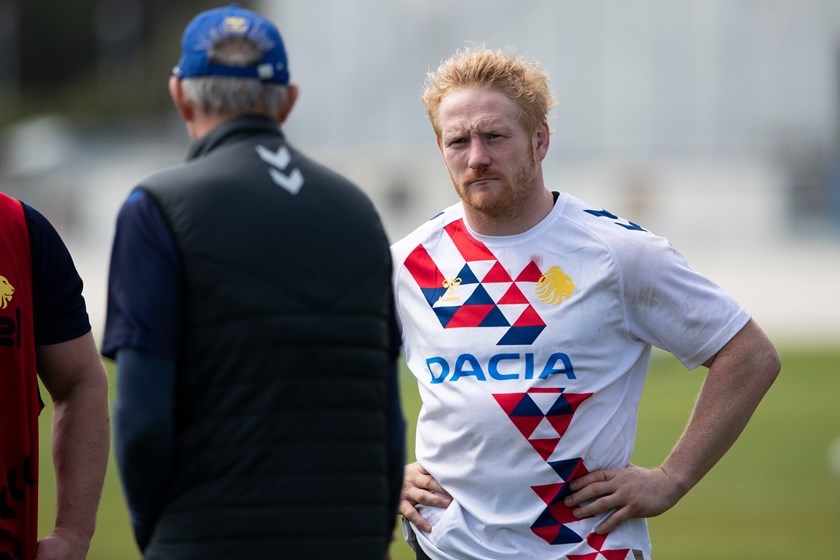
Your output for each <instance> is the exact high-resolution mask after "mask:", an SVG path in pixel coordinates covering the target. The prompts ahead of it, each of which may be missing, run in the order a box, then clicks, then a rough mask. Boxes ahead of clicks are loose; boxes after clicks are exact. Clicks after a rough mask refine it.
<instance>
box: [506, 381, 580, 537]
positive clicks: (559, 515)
mask: <svg viewBox="0 0 840 560" xmlns="http://www.w3.org/2000/svg"><path fill="white" fill-rule="evenodd" d="M591 396H592V393H567V392H566V391H565V389H564V388H555V387H543V388H538V387H533V388H531V389H528V390H527V391H525V392H519V393H495V394H494V395H493V398H495V399H496V402H497V403H499V406H501V407H502V410H504V411H505V414H507V416H508V418H510V420H511V422H513V425H514V426H516V428H517V429H518V430H519V432H520V433H521V434H522V435H523V436H524V437H525V439H527V440H528V443H530V444H531V446H532V447H533V448H534V450H535V451H536V452H537V453H539V455H540V457H542V459H543V461H546V462H547V463H548V465H549V466H550V467H551V468H552V469H554V472H556V473H557V476H558V477H559V478H560V481H559V482H556V483H552V484H544V485H539V486H532V487H531V489H532V490H533V491H534V492H535V493H536V494H537V495H538V496H539V497H540V499H541V500H542V501H543V502H544V503H545V505H546V508H545V509H544V510H543V512H542V513H541V514H540V516H539V517H538V518H537V520H536V521H534V523H533V524H532V525H531V531H533V532H534V534H535V535H537V536H539V537H540V538H541V539H543V540H544V541H545V542H547V543H548V544H552V545H555V544H571V543H579V542H582V541H583V537H582V536H581V535H579V534H578V533H576V532H575V531H573V530H572V529H570V528H569V527H567V526H566V525H567V524H569V523H573V522H575V521H580V519H578V518H576V517H574V516H573V515H572V508H568V507H566V506H565V505H564V504H563V499H564V498H565V497H566V496H568V495H569V494H570V493H571V491H570V490H569V486H568V484H569V482H571V481H572V480H574V479H576V478H578V477H581V476H584V475H586V474H587V473H588V472H589V471H588V470H587V468H586V465H584V463H583V459H581V458H580V457H576V458H573V459H562V460H556V461H550V460H549V458H550V457H551V455H552V454H553V453H554V450H555V449H556V447H557V444H558V443H559V442H560V439H561V438H562V437H563V436H564V435H565V434H566V431H567V430H568V428H569V425H570V424H571V423H572V418H573V417H574V414H575V412H576V411H577V409H578V407H579V406H580V404H581V403H582V402H584V401H585V400H586V399H588V398H589V397H591Z"/></svg>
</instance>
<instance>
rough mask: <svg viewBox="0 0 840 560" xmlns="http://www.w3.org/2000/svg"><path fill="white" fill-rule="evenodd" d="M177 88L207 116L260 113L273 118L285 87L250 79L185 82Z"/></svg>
mask: <svg viewBox="0 0 840 560" xmlns="http://www.w3.org/2000/svg"><path fill="white" fill-rule="evenodd" d="M181 87H182V89H183V92H184V97H186V98H187V99H189V100H190V101H191V102H192V103H194V104H195V105H196V106H197V107H198V108H199V109H201V111H202V112H204V113H206V114H208V115H242V114H246V113H261V114H267V115H270V116H271V117H276V116H277V115H278V113H279V111H280V107H281V106H282V105H283V102H284V101H285V100H286V86H284V85H281V84H270V83H263V82H261V81H259V80H254V79H243V78H228V77H219V76H212V77H201V78H185V79H184V80H181Z"/></svg>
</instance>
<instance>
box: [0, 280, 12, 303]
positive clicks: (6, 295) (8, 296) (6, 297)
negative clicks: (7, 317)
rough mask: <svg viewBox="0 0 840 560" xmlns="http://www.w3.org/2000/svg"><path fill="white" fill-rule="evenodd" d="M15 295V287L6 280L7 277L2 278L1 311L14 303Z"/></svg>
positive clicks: (0, 284) (0, 290)
mask: <svg viewBox="0 0 840 560" xmlns="http://www.w3.org/2000/svg"><path fill="white" fill-rule="evenodd" d="M13 293H15V287H14V286H12V285H11V284H10V283H9V281H8V280H6V277H5V276H0V309H6V306H7V305H9V302H10V301H12V294H13Z"/></svg>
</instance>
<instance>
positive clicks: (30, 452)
mask: <svg viewBox="0 0 840 560" xmlns="http://www.w3.org/2000/svg"><path fill="white" fill-rule="evenodd" d="M37 377H40V379H41V382H42V383H43V384H44V387H45V388H46V389H47V391H48V392H49V393H50V397H51V398H52V402H53V423H52V458H53V464H54V466H55V476H56V490H57V498H56V508H57V509H56V520H55V528H54V529H53V531H52V532H51V533H50V534H49V535H47V536H46V537H45V538H43V539H42V540H41V541H40V542H38V541H37V535H38V485H37V481H38V415H39V414H40V412H41V409H42V408H43V406H44V405H43V402H42V401H41V397H40V394H39V392H38V380H37ZM109 441H110V435H109V426H108V378H107V376H106V374H105V369H104V368H103V367H102V360H101V359H100V358H99V354H98V352H97V350H96V345H95V344H94V341H93V336H92V335H91V330H90V322H89V321H88V315H87V310H86V308H85V301H84V298H83V297H82V280H81V278H79V274H78V273H77V272H76V268H75V266H74V265H73V260H72V258H71V257H70V253H69V252H68V251H67V248H66V247H65V245H64V242H63V241H62V240H61V238H60V237H59V235H58V233H57V232H56V231H55V229H54V228H53V227H52V225H51V224H50V223H49V222H48V221H47V219H46V218H44V216H42V215H41V214H40V213H39V212H38V211H36V210H35V209H33V208H32V207H31V206H28V205H26V204H23V203H22V202H20V201H18V200H15V199H13V198H10V197H9V196H6V195H5V194H3V193H0V473H2V475H3V478H2V479H0V560H32V559H36V560H82V559H84V558H85V557H86V556H87V551H88V548H89V546H90V540H91V537H92V536H93V531H94V527H95V525H96V510H97V508H98V506H99V499H100V496H101V494H102V484H103V480H104V478H105V468H106V465H107V463H108V449H109Z"/></svg>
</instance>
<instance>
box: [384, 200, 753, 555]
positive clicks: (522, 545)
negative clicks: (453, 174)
mask: <svg viewBox="0 0 840 560" xmlns="http://www.w3.org/2000/svg"><path fill="white" fill-rule="evenodd" d="M392 252H393V256H394V267H395V274H394V282H395V297H396V303H397V311H398V315H399V320H400V323H401V328H402V335H403V348H404V354H405V358H406V361H407V363H408V366H409V368H410V369H411V371H412V373H413V374H414V375H415V376H416V377H417V381H418V385H419V389H420V396H421V397H422V400H423V406H422V409H421V411H420V415H419V418H418V421H417V446H416V456H417V460H418V461H419V462H420V464H422V465H423V467H425V468H426V469H427V470H428V471H429V473H431V474H432V476H434V477H435V478H436V479H437V480H438V482H440V484H441V485H442V486H443V488H445V489H446V490H447V492H449V494H451V495H452V497H453V501H452V504H451V505H450V506H449V507H448V508H446V509H439V508H429V507H422V506H421V507H420V509H419V511H420V513H421V514H422V515H423V516H424V517H425V518H426V519H428V520H429V521H430V522H431V523H432V526H433V527H434V528H433V530H432V532H431V533H423V532H421V531H419V530H416V529H415V530H414V531H413V532H414V533H416V535H417V538H418V539H419V540H420V543H421V546H422V548H423V550H424V551H425V552H426V553H427V554H428V555H429V556H430V557H431V558H433V559H435V560H439V559H451V560H462V559H467V558H469V559H493V560H503V559H517V560H522V559H525V558H534V559H560V558H568V559H570V560H575V559H585V558H596V557H597V558H602V557H603V558H609V559H612V560H618V559H625V558H629V559H632V560H648V559H649V558H650V539H649V536H648V531H647V524H646V523H645V521H644V520H642V519H634V520H630V521H627V522H625V523H622V524H621V525H620V526H619V527H618V528H616V529H615V530H614V531H612V532H611V533H609V534H608V535H606V537H599V536H597V535H596V534H595V533H594V529H595V528H596V526H597V525H598V523H600V522H601V521H603V519H604V518H605V515H606V514H605V515H599V516H596V517H592V518H588V519H582V520H579V519H575V518H574V517H573V516H572V515H571V511H570V509H568V508H566V507H565V506H564V505H563V502H562V500H563V498H564V497H565V496H567V495H568V494H569V490H568V486H567V484H568V482H569V481H570V480H572V479H574V478H576V477H579V476H581V475H583V474H585V473H587V472H590V471H593V470H596V469H605V468H615V467H624V466H626V465H628V463H629V461H630V456H631V454H632V452H633V445H634V442H635V436H636V420H637V410H638V405H639V399H640V397H641V393H642V387H643V384H644V378H645V374H646V371H647V366H648V359H649V356H650V349H651V346H657V347H660V348H663V349H665V350H667V351H669V352H671V353H672V354H674V355H675V356H676V357H677V358H678V359H679V360H680V361H681V362H682V363H683V364H684V365H685V366H686V367H688V368H689V369H691V368H694V367H696V366H698V365H700V364H702V363H703V362H704V361H706V360H708V359H709V358H710V357H712V356H713V355H714V354H715V353H716V352H717V351H718V350H719V349H720V348H721V347H722V346H723V345H724V344H726V342H727V341H729V340H730V339H731V338H732V337H733V336H734V335H735V334H736V333H737V332H738V331H739V330H740V329H741V328H742V327H743V326H744V325H745V324H746V323H747V321H748V319H749V316H748V315H747V313H746V312H745V311H744V310H743V309H742V308H741V307H740V306H739V305H738V304H737V303H736V302H735V301H733V299H732V298H731V297H729V296H728V295H727V294H725V293H724V292H723V291H722V290H721V289H720V288H719V287H718V286H716V285H715V284H713V283H712V282H710V281H709V280H707V279H706V278H704V277H703V276H701V275H700V274H698V273H696V272H695V271H693V270H692V269H691V268H689V267H688V265H687V264H686V262H685V260H684V259H683V257H682V256H681V255H679V254H678V253H677V252H676V251H675V250H674V249H673V248H672V247H671V246H670V244H669V243H668V242H667V241H666V240H665V239H663V238H661V237H657V236H655V235H652V234H651V233H649V232H647V231H646V230H644V229H642V228H641V227H639V226H637V225H635V224H633V223H631V222H627V221H625V220H622V219H620V218H618V217H616V216H614V215H612V214H610V213H609V212H606V211H604V210H602V209H600V208H597V207H594V206H590V205H587V204H585V203H584V202H582V201H580V200H577V199H575V198H573V197H571V196H569V195H566V194H560V196H559V198H558V200H557V202H556V203H555V205H554V208H553V209H552V211H551V213H550V214H549V215H548V216H547V217H546V218H545V219H544V220H542V222H540V223H539V224H538V225H536V226H535V227H534V228H532V229H531V230H529V231H527V232H525V233H523V234H520V235H514V236H509V237H487V236H482V235H478V234H476V233H474V232H472V231H471V230H470V229H469V227H468V226H467V223H466V220H465V219H464V212H463V208H462V206H461V204H460V203H459V204H456V205H454V206H452V207H450V208H448V209H446V210H445V211H444V212H442V213H441V214H439V215H438V216H436V217H435V218H433V219H432V220H430V221H429V222H427V223H426V224H424V225H422V226H421V227H420V228H418V229H417V230H415V231H414V232H413V233H411V234H410V235H408V236H407V237H406V238H404V239H403V240H401V241H399V242H398V243H396V244H394V245H393V247H392ZM409 533H410V531H409ZM598 553H600V556H597V554H598Z"/></svg>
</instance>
